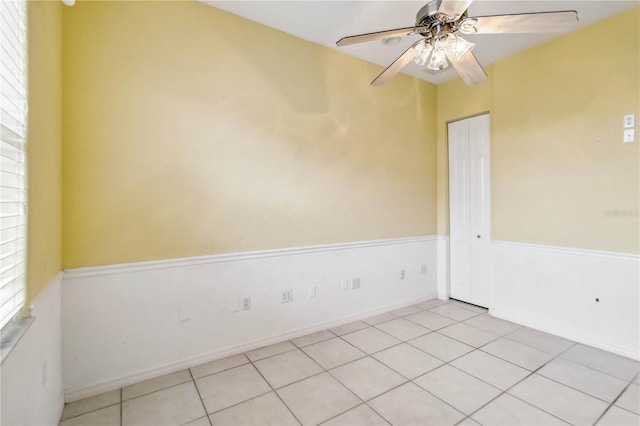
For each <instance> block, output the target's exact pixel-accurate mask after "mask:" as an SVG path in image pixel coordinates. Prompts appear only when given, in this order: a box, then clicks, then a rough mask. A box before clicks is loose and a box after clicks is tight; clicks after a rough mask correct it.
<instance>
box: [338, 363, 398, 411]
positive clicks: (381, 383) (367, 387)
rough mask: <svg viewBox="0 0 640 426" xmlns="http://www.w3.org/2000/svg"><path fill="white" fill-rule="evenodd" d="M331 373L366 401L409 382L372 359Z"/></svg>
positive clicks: (339, 368) (350, 364) (345, 366)
mask: <svg viewBox="0 0 640 426" xmlns="http://www.w3.org/2000/svg"><path fill="white" fill-rule="evenodd" d="M330 373H331V374H332V375H333V376H334V377H335V378H336V379H338V380H339V381H340V383H342V384H343V385H345V386H346V387H347V388H348V389H349V390H350V391H351V392H353V393H355V394H356V395H357V396H358V397H360V398H361V399H362V400H364V401H367V400H369V399H371V398H373V397H374V396H378V395H380V394H381V393H383V392H386V391H388V390H389V389H392V388H394V387H396V386H398V385H400V384H402V383H404V382H406V381H407V379H406V378H404V377H403V376H401V375H400V374H398V373H396V372H395V371H393V370H391V369H390V368H389V367H387V366H385V365H384V364H382V363H381V362H379V361H377V360H375V359H373V358H371V357H366V358H361V359H359V360H357V361H353V362H350V363H348V364H345V365H343V366H341V367H337V368H334V369H333V370H331V371H330Z"/></svg>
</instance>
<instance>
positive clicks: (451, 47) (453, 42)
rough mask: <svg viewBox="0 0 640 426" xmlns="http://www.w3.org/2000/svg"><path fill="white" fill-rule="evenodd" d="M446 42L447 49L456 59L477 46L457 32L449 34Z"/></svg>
mask: <svg viewBox="0 0 640 426" xmlns="http://www.w3.org/2000/svg"><path fill="white" fill-rule="evenodd" d="M445 43H446V46H445V49H447V52H448V53H450V54H452V55H453V56H454V57H455V58H456V59H460V58H462V57H463V56H464V55H466V54H467V53H469V52H471V51H472V50H473V48H474V47H476V45H475V43H471V42H469V41H467V40H465V39H463V38H462V37H459V36H457V35H455V34H449V35H448V36H447V38H446V40H445Z"/></svg>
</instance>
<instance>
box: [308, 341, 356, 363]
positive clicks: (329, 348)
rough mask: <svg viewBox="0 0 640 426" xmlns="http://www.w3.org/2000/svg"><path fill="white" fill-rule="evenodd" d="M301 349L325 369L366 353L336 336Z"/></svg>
mask: <svg viewBox="0 0 640 426" xmlns="http://www.w3.org/2000/svg"><path fill="white" fill-rule="evenodd" d="M302 350H303V351H304V352H305V353H306V354H307V355H309V356H310V357H311V358H313V359H314V360H315V361H316V362H317V363H318V364H320V365H321V366H322V367H324V368H326V369H327V370H329V369H331V368H334V367H337V366H339V365H342V364H346V363H347V362H349V361H353V360H355V359H358V358H362V357H363V356H365V355H366V354H365V353H364V352H362V351H361V350H360V349H357V348H355V347H353V346H352V345H350V344H349V343H347V342H345V341H344V340H342V339H339V338H337V337H336V338H335V339H329V340H325V341H324V342H320V343H316V344H313V345H309V346H305V347H304V348H302Z"/></svg>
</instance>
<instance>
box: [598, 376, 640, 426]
mask: <svg viewBox="0 0 640 426" xmlns="http://www.w3.org/2000/svg"><path fill="white" fill-rule="evenodd" d="M634 379H635V377H634V378H633V379H631V381H630V382H629V383H628V384H627V386H625V387H624V389H622V391H621V392H620V393H619V394H618V396H616V397H615V398H614V399H613V401H611V402H610V403H609V405H608V406H607V408H606V409H605V410H604V411H603V412H602V414H600V417H598V418H597V419H596V421H595V422H594V424H598V422H599V421H600V420H601V419H602V418H603V417H604V415H605V414H607V412H609V410H611V407H613V406H615V407H618V408H620V409H621V410H625V411H628V412H629V413H632V414H635V415H636V416H637V415H638V414H636V413H634V412H633V411H629V410H627V409H626V408H623V407H620V406H619V405H615V404H616V402H618V400H619V399H620V397H621V396H622V394H623V393H625V392H626V391H627V389H629V388H630V387H631V385H632V384H633V380H634Z"/></svg>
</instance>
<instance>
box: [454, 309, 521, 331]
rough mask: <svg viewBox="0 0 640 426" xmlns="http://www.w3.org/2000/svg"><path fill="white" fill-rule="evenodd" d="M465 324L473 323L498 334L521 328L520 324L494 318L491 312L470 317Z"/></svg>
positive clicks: (477, 326)
mask: <svg viewBox="0 0 640 426" xmlns="http://www.w3.org/2000/svg"><path fill="white" fill-rule="evenodd" d="M465 324H469V325H472V326H474V327H476V328H479V329H481V330H484V331H488V332H489V333H493V334H497V335H499V336H502V335H504V334H509V333H512V332H514V331H515V330H517V329H519V328H520V326H519V325H518V324H514V323H512V322H509V321H504V320H501V319H498V318H494V317H492V316H491V315H489V314H484V315H478V316H477V317H473V318H469V319H468V320H466V321H465Z"/></svg>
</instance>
